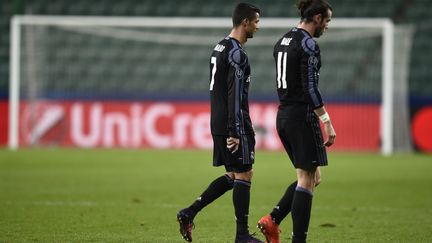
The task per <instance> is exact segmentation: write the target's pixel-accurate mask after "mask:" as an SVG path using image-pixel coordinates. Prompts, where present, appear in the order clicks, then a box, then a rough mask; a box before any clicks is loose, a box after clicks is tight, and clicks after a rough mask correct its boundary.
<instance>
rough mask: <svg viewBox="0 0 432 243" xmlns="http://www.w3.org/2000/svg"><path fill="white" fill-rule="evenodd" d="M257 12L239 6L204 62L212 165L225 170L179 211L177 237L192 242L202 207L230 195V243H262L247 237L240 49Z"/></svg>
mask: <svg viewBox="0 0 432 243" xmlns="http://www.w3.org/2000/svg"><path fill="white" fill-rule="evenodd" d="M259 18H260V10H259V9H258V8H257V7H255V6H253V5H251V4H247V3H239V4H238V5H237V6H236V8H235V10H234V12H233V16H232V21H233V28H232V30H231V33H230V34H229V36H227V37H225V38H224V39H223V40H221V41H220V42H219V43H218V44H217V45H216V46H215V48H214V49H213V52H212V54H211V57H210V101H211V122H210V123H211V124H210V126H211V133H212V137H213V142H214V151H213V165H214V166H222V165H223V166H225V170H226V173H225V174H224V175H222V176H220V177H219V178H216V179H215V180H214V181H213V182H211V183H210V185H209V186H208V188H207V189H206V190H205V191H204V192H203V193H202V194H201V196H199V197H198V199H197V200H196V201H195V202H193V203H192V205H190V206H189V207H187V208H185V209H182V210H180V212H178V214H177V220H178V222H179V224H180V233H181V235H182V236H183V238H184V239H185V240H186V241H192V228H193V226H194V224H193V220H194V218H195V216H196V215H197V213H198V212H199V211H200V210H201V209H203V208H204V207H205V206H207V205H208V204H210V203H211V202H213V201H214V200H216V199H217V198H219V197H220V196H222V195H223V194H224V193H225V192H227V191H229V190H231V189H233V194H232V199H233V204H234V212H235V217H236V223H237V232H236V238H235V242H236V243H257V242H262V241H260V240H258V239H256V238H254V237H253V236H251V235H250V234H249V230H248V214H249V200H250V187H251V179H252V164H253V163H254V150H255V135H254V131H253V128H252V122H251V119H250V117H249V104H248V90H249V84H250V73H251V68H250V65H249V60H248V57H247V55H246V52H245V51H244V50H243V45H244V44H245V43H246V41H247V39H248V38H252V37H253V35H254V33H255V32H256V31H257V30H258V22H259Z"/></svg>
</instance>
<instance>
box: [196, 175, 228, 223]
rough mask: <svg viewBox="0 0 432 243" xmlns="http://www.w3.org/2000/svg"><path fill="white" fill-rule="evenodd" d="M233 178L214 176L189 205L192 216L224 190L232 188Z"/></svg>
mask: <svg viewBox="0 0 432 243" xmlns="http://www.w3.org/2000/svg"><path fill="white" fill-rule="evenodd" d="M233 184H234V180H233V179H231V178H230V177H229V176H228V175H223V176H221V177H218V178H216V179H215V180H214V181H213V182H212V183H210V185H209V186H208V187H207V189H206V190H205V191H204V192H203V193H202V194H201V196H199V197H198V199H197V200H195V202H194V203H193V204H192V205H191V206H190V207H189V209H190V210H191V211H192V214H193V216H194V217H195V215H196V214H197V213H198V212H199V211H201V209H203V208H204V207H205V206H207V205H209V204H210V203H211V202H213V201H214V200H216V199H217V198H219V197H220V196H222V195H223V194H224V193H225V192H227V191H229V190H231V189H232V188H233Z"/></svg>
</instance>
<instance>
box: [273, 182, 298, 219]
mask: <svg viewBox="0 0 432 243" xmlns="http://www.w3.org/2000/svg"><path fill="white" fill-rule="evenodd" d="M296 187H297V181H295V182H293V183H292V184H291V185H289V186H288V188H287V189H286V191H285V194H284V195H283V196H282V198H281V199H280V201H279V203H278V204H277V205H276V207H274V208H273V211H272V212H271V213H270V215H271V217H272V218H273V220H274V222H275V223H276V224H280V223H281V222H282V220H283V219H284V218H285V217H286V216H287V215H288V214H289V213H290V212H291V205H292V202H293V198H294V192H295V189H296Z"/></svg>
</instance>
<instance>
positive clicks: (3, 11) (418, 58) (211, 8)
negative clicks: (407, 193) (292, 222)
mask: <svg viewBox="0 0 432 243" xmlns="http://www.w3.org/2000/svg"><path fill="white" fill-rule="evenodd" d="M236 2H239V1H228V0H221V1H198V0H184V1H181V2H175V1H173V0H161V1H151V0H147V1H134V0H122V1H84V0H78V1H74V2H71V1H66V0H56V1H49V2H48V1H43V0H33V1H25V0H14V1H2V2H1V3H0V4H1V5H0V33H1V35H0V64H1V65H0V98H1V100H2V102H1V105H0V109H1V114H2V115H1V120H0V124H1V133H0V144H2V145H6V143H7V127H8V125H7V108H8V107H7V98H8V89H9V88H8V82H9V47H10V43H9V42H10V36H9V32H10V18H11V16H13V15H16V14H34V15H85V16H163V17H174V16H188V17H229V16H230V15H231V11H232V8H233V6H234V5H235V3H236ZM250 2H251V3H256V4H257V5H259V6H260V7H261V8H262V10H263V16H264V17H296V16H297V14H296V12H295V9H294V8H293V7H292V5H293V1H281V0H273V1H250ZM331 4H332V5H333V7H334V9H335V17H372V18H375V17H385V18H391V19H392V20H393V21H394V23H395V24H396V25H401V24H412V25H413V26H415V34H414V38H413V47H412V54H411V57H410V61H409V78H408V81H409V82H408V83H409V103H410V106H409V107H410V116H411V119H412V140H413V146H414V147H415V148H416V149H419V150H422V151H431V150H432V136H431V131H432V128H431V122H430V120H431V119H432V112H431V109H432V108H431V104H432V82H431V78H432V71H431V69H430V67H429V60H430V58H431V54H432V45H431V44H430V41H431V37H432V16H431V14H430V12H429V9H431V7H432V2H430V1H427V0H385V1H374V0H361V1H351V0H350V1H346V0H335V1H331ZM53 48H55V47H54V46H53ZM374 48H377V47H374V46H372V49H374ZM377 50H378V49H377ZM53 52H55V51H53ZM133 52H134V51H133V50H131V55H132V56H133V55H134V53H133ZM53 55H55V54H53ZM135 55H142V54H137V53H135ZM153 55H154V53H153ZM336 55H337V54H336ZM357 56H358V60H356V62H357V63H358V65H357V67H358V68H357V69H356V70H351V71H352V72H355V73H356V76H357V77H359V80H361V79H362V78H363V79H367V78H368V77H369V76H368V75H369V74H370V73H373V72H377V68H376V66H377V61H376V60H375V61H371V59H370V58H369V56H368V55H363V56H362V55H357ZM91 58H93V59H89V60H90V61H91V60H96V61H97V57H94V56H93V57H91ZM156 58H157V55H156ZM159 58H160V59H161V58H163V57H161V56H159ZM333 60H335V61H334V63H327V64H326V65H329V66H332V65H340V63H338V62H337V60H338V59H333ZM72 61H73V60H71V62H72ZM162 61H163V59H162ZM172 61H178V60H176V59H175V60H172ZM199 61H200V60H199ZM339 62H340V59H339ZM66 64H67V63H66ZM197 64H198V63H197ZM53 65H55V64H53ZM63 65H64V63H63ZM105 65H106V66H108V67H109V63H108V64H105ZM138 65H140V64H139V63H138ZM255 68H256V69H258V73H260V70H259V69H260V68H261V69H266V68H267V67H255ZM193 69H197V68H195V67H192V68H189V69H186V70H182V71H183V73H182V74H185V75H183V76H184V77H185V78H183V79H182V78H180V79H179V82H177V83H176V85H175V86H173V87H171V89H172V90H171V91H170V92H168V94H167V95H156V96H154V95H150V94H154V93H159V94H160V91H161V90H162V89H164V88H165V87H157V86H156V87H145V85H146V84H143V83H142V82H141V83H140V82H139V80H137V81H136V82H132V86H131V87H129V89H128V90H127V91H128V92H129V93H128V95H129V97H136V98H137V99H139V100H145V101H146V102H152V101H158V100H166V99H168V100H175V101H178V100H180V101H183V100H194V101H197V100H198V101H203V100H206V98H207V96H206V92H205V90H206V87H207V83H206V82H201V83H190V80H191V79H190V77H191V76H193V75H195V73H194V72H196V71H194V70H193ZM115 70H117V71H115ZM118 70H119V69H112V70H107V73H105V80H104V82H105V84H104V85H103V87H104V89H108V91H109V92H108V93H104V94H103V95H102V96H104V97H102V98H105V99H107V97H108V99H109V98H113V97H114V98H115V99H118V98H119V97H116V95H117V93H116V92H117V89H116V87H117V86H116V84H114V83H115V82H118V80H119V78H118V77H119V76H121V75H122V73H125V72H130V69H128V68H127V67H124V68H123V69H122V68H120V71H118ZM270 70H272V69H270ZM173 71H175V70H171V72H172V75H175V74H174V72H173ZM163 72H165V70H163V69H157V68H156V69H155V70H154V76H153V77H152V78H153V80H154V81H155V82H154V83H158V81H159V80H158V77H163V75H161V74H162V73H163ZM206 72H207V71H206ZM262 72H269V70H268V69H267V70H265V71H261V73H262ZM88 75H90V76H91V73H90V74H88ZM96 75H97V74H96ZM165 77H166V75H165ZM179 77H182V75H179ZM255 79H256V80H259V79H260V77H255ZM325 80H326V82H331V80H332V76H331V75H330V76H326V77H325ZM372 81H373V80H372ZM379 82H380V80H376V83H377V85H379ZM260 83H261V84H260ZM110 85H112V88H111V90H109V87H110ZM117 85H118V84H117ZM134 85H135V86H134ZM254 85H255V86H257V87H255V90H256V92H255V90H254V92H255V93H254V92H253V93H252V94H253V96H252V100H265V101H268V100H271V99H272V98H271V97H269V95H268V92H267V93H266V92H265V91H266V90H267V91H268V90H269V88H270V89H272V87H271V86H270V85H265V84H264V85H263V82H256V84H254ZM338 85H340V84H335V85H330V86H331V87H335V86H338ZM138 86H140V88H138ZM143 86H144V87H143ZM107 87H108V88H107ZM69 88H70V87H69ZM92 88H93V89H102V86H96V87H94V86H92V87H86V86H84V87H81V89H87V90H88V89H92ZM345 88H346V89H352V88H354V89H355V86H352V87H351V86H349V85H348V86H347V87H345ZM72 89H73V87H72ZM146 89H147V90H150V91H149V93H148V94H143V93H142V92H141V93H140V92H135V93H134V92H131V91H134V90H138V91H139V90H146ZM262 90H264V92H263V95H261V96H260V92H261V91H262ZM77 91H82V90H77ZM326 91H327V90H325V92H324V93H325V94H326V95H327V98H328V99H330V100H332V99H341V97H334V96H332V94H328V93H329V92H330V91H327V92H326ZM364 92H365V93H374V92H376V90H374V87H373V86H371V87H370V89H369V90H365V91H364ZM78 93H79V92H78ZM74 95H76V93H75V94H72V95H71V97H72V98H81V99H88V97H85V92H81V93H79V96H78V97H74ZM71 97H70V98H71ZM123 98H124V97H120V99H123ZM343 98H344V97H342V99H343ZM273 99H274V97H273ZM188 105H189V104H188V103H186V104H185V105H184V106H185V107H183V108H182V107H181V105H180V108H179V109H180V110H182V109H185V110H187V109H188ZM200 105H201V106H202V105H205V104H200ZM258 109H259V108H258ZM263 109H265V108H263ZM415 128H417V129H415ZM419 128H421V129H419ZM375 143H379V141H376V142H375ZM372 146H376V144H374V145H372Z"/></svg>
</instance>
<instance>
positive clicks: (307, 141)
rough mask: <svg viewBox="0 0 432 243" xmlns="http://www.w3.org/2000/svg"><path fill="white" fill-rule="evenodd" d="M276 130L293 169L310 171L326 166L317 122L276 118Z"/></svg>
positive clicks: (321, 137) (325, 155)
mask: <svg viewBox="0 0 432 243" xmlns="http://www.w3.org/2000/svg"><path fill="white" fill-rule="evenodd" d="M276 129H277V131H278V134H279V138H280V139H281V142H282V144H283V146H284V147H285V150H286V152H287V153H288V156H289V158H290V159H291V162H292V163H293V165H294V167H295V168H300V169H304V170H308V171H310V170H313V169H315V168H316V167H317V166H326V165H327V164H328V162H327V153H326V149H325V146H324V141H323V136H322V132H321V128H320V125H319V121H318V120H314V121H312V122H306V121H294V120H288V119H285V118H277V120H276Z"/></svg>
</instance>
